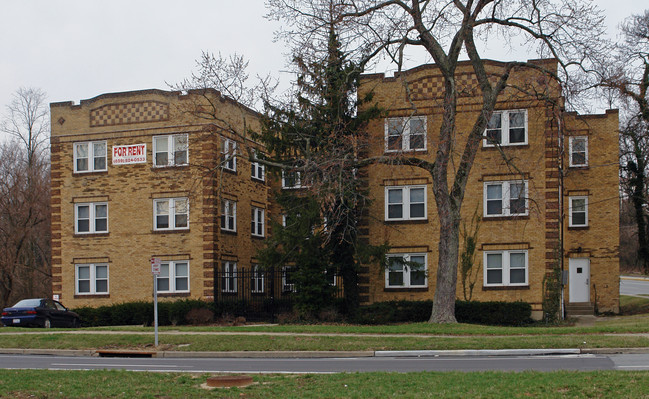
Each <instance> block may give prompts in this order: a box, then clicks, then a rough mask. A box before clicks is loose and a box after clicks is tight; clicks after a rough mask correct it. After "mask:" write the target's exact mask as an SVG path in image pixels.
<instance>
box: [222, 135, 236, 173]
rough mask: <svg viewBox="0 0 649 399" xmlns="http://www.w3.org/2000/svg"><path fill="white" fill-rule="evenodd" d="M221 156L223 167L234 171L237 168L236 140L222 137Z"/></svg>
mask: <svg viewBox="0 0 649 399" xmlns="http://www.w3.org/2000/svg"><path fill="white" fill-rule="evenodd" d="M221 156H222V157H223V163H222V165H223V169H227V170H231V171H233V172H236V170H237V142H236V141H234V140H230V139H225V138H224V139H223V141H222V146H221Z"/></svg>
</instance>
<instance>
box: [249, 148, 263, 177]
mask: <svg viewBox="0 0 649 399" xmlns="http://www.w3.org/2000/svg"><path fill="white" fill-rule="evenodd" d="M252 153H253V155H254V156H255V157H257V156H258V155H257V151H255V150H252ZM265 169H266V168H265V167H264V165H263V164H261V163H259V162H251V163H250V175H251V176H252V178H253V179H257V180H261V181H264V179H265V178H266V170H265Z"/></svg>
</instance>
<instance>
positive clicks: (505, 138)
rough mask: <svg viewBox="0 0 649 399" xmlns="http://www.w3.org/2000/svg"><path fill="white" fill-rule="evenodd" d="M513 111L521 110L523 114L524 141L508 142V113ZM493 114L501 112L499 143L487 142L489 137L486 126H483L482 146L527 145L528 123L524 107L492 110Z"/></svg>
mask: <svg viewBox="0 0 649 399" xmlns="http://www.w3.org/2000/svg"><path fill="white" fill-rule="evenodd" d="M515 112H523V113H524V115H525V141H524V142H522V143H510V142H509V114H510V113H515ZM493 114H501V115H502V117H501V123H502V124H501V127H500V129H501V131H500V141H501V143H500V144H492V143H490V142H489V139H488V138H487V128H485V131H484V136H485V138H484V139H483V140H482V145H483V146H484V147H496V146H497V145H499V146H501V147H514V146H520V145H527V143H528V142H529V127H528V126H529V124H528V123H527V110H526V109H507V110H502V111H500V110H499V111H494V112H493V113H492V115H493ZM505 133H507V134H505Z"/></svg>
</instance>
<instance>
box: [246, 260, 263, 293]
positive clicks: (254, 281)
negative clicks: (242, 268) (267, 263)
mask: <svg viewBox="0 0 649 399" xmlns="http://www.w3.org/2000/svg"><path fill="white" fill-rule="evenodd" d="M250 271H251V274H250V287H251V291H252V292H253V293H254V294H261V293H263V292H264V287H265V286H264V277H265V276H264V270H263V269H262V268H261V266H259V265H257V264H253V265H252V268H251V269H250Z"/></svg>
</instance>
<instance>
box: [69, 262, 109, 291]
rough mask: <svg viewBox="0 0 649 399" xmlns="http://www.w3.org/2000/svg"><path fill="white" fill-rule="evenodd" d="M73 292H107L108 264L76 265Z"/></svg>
mask: <svg viewBox="0 0 649 399" xmlns="http://www.w3.org/2000/svg"><path fill="white" fill-rule="evenodd" d="M75 269H76V284H75V294H77V295H96V294H108V265H107V264H87V265H76V266H75Z"/></svg>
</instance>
